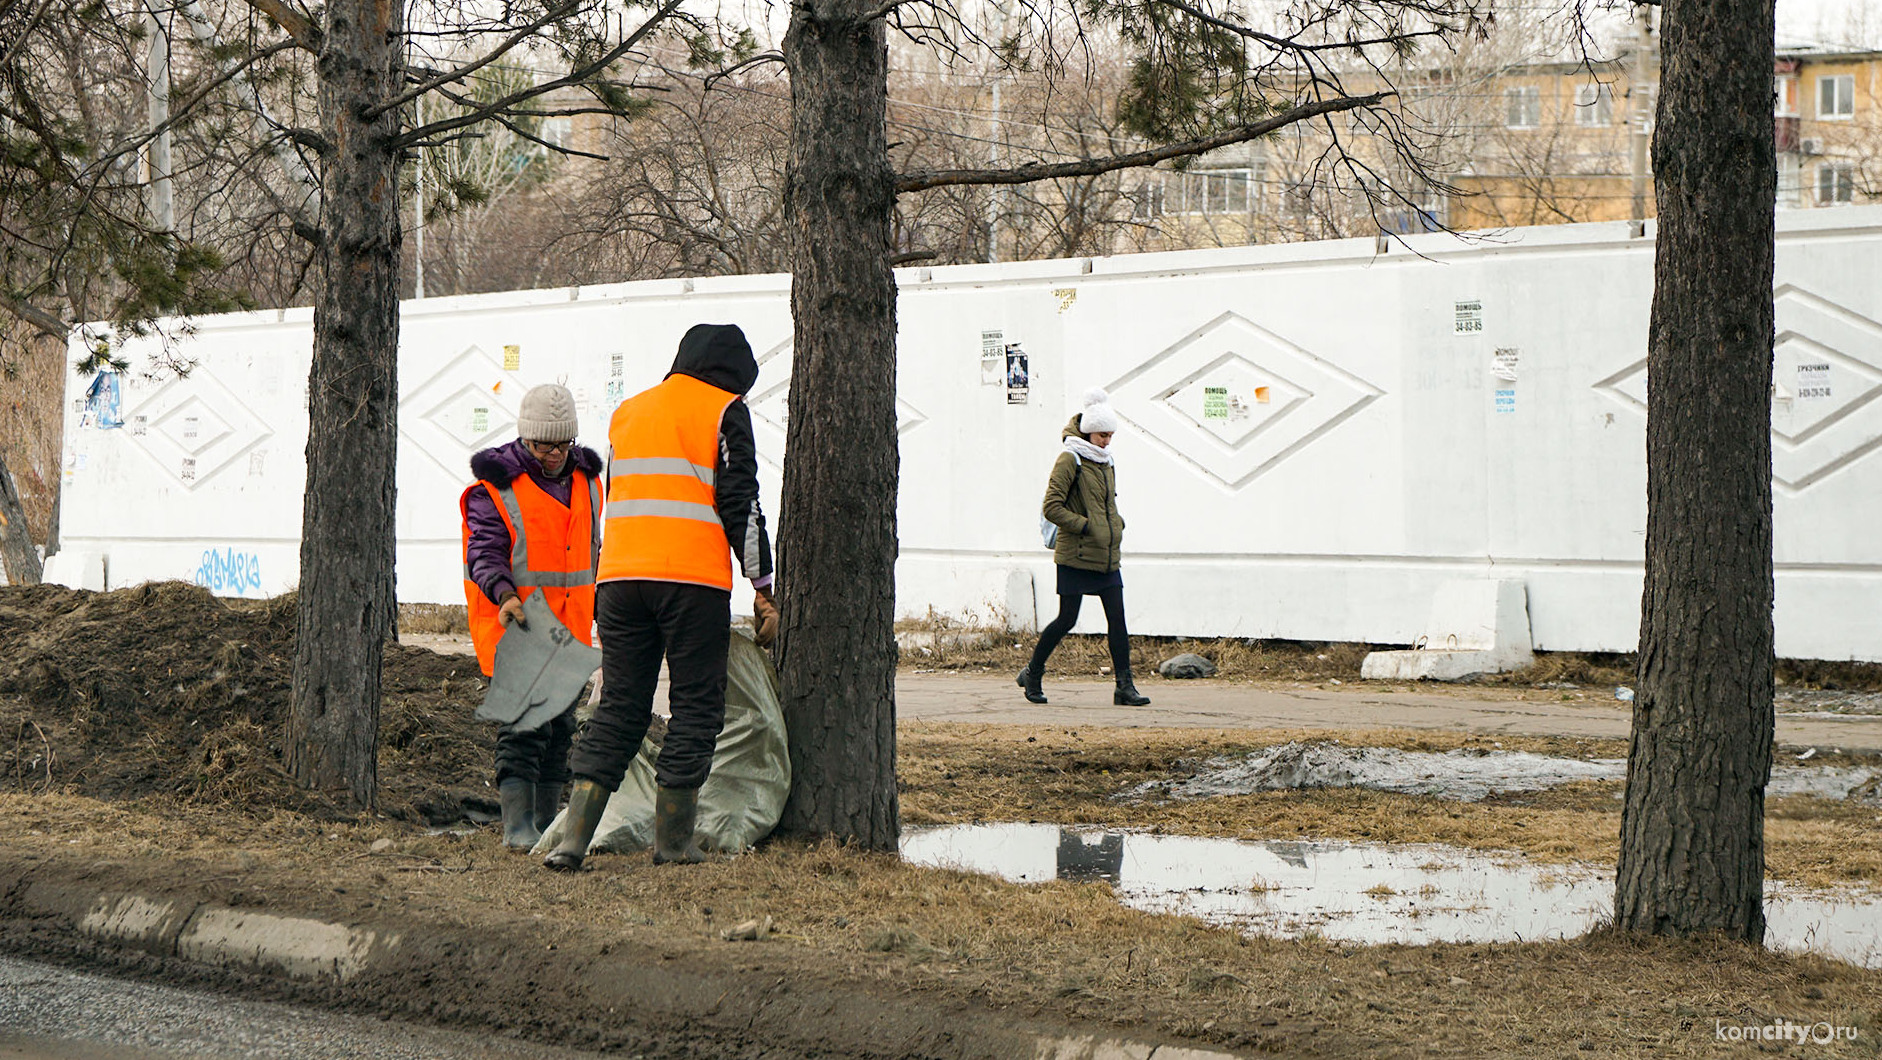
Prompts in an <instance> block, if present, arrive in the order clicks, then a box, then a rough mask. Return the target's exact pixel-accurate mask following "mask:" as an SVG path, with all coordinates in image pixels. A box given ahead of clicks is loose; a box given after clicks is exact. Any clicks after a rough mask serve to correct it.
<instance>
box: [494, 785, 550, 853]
mask: <svg viewBox="0 0 1882 1060" xmlns="http://www.w3.org/2000/svg"><path fill="white" fill-rule="evenodd" d="M497 804H498V805H499V806H501V807H502V808H503V845H504V846H506V847H509V848H510V849H511V850H528V849H529V848H530V847H533V846H535V845H536V840H538V839H541V838H542V832H541V831H540V830H539V829H537V827H536V813H535V806H536V785H535V784H534V783H533V782H531V781H527V780H524V779H523V778H521V777H508V778H505V779H504V781H503V782H502V783H500V784H498V785H497Z"/></svg>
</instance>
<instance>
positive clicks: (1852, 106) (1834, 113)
mask: <svg viewBox="0 0 1882 1060" xmlns="http://www.w3.org/2000/svg"><path fill="white" fill-rule="evenodd" d="M1855 113H1856V77H1855V75H1854V74H1837V75H1835V76H1833V77H1819V78H1817V117H1819V118H1847V117H1850V116H1851V115H1853V114H1855Z"/></svg>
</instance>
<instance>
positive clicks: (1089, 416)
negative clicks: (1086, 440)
mask: <svg viewBox="0 0 1882 1060" xmlns="http://www.w3.org/2000/svg"><path fill="white" fill-rule="evenodd" d="M1115 430H1117V410H1116V409H1114V408H1112V407H1111V395H1109V394H1107V393H1105V392H1104V388H1103V387H1101V386H1094V387H1092V388H1091V389H1090V390H1087V391H1085V411H1084V412H1083V413H1082V414H1081V415H1080V416H1079V417H1078V433H1080V434H1101V433H1104V432H1106V431H1115Z"/></svg>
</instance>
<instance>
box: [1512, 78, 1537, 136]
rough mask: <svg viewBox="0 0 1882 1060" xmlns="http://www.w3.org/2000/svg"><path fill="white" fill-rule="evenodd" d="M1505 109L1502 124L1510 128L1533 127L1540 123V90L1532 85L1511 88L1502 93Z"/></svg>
mask: <svg viewBox="0 0 1882 1060" xmlns="http://www.w3.org/2000/svg"><path fill="white" fill-rule="evenodd" d="M1503 99H1504V102H1505V104H1506V106H1507V111H1506V113H1505V115H1504V118H1503V124H1505V125H1507V126H1509V127H1510V128H1512V129H1533V128H1535V127H1536V126H1538V125H1541V124H1542V90H1541V89H1540V88H1537V87H1535V86H1534V85H1528V86H1524V87H1521V88H1512V89H1509V90H1508V91H1506V92H1505V93H1504V94H1503Z"/></svg>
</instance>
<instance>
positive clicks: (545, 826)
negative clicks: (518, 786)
mask: <svg viewBox="0 0 1882 1060" xmlns="http://www.w3.org/2000/svg"><path fill="white" fill-rule="evenodd" d="M561 805H562V785H560V784H538V785H536V799H535V806H536V813H535V819H536V831H538V832H547V831H548V830H549V825H550V823H551V822H553V821H554V820H555V811H556V810H557V809H558V808H560V807H561Z"/></svg>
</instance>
